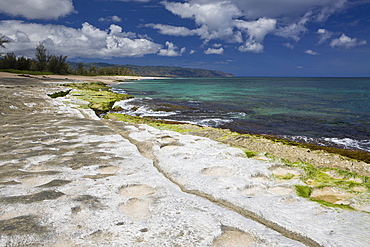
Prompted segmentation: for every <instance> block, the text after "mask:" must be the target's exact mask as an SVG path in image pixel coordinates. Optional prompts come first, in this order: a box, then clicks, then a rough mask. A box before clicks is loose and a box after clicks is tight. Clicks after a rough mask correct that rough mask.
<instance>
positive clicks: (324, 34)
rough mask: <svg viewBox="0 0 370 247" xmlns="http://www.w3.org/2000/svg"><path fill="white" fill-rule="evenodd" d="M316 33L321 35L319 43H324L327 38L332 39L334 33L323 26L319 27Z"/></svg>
mask: <svg viewBox="0 0 370 247" xmlns="http://www.w3.org/2000/svg"><path fill="white" fill-rule="evenodd" d="M316 33H317V34H318V35H319V44H322V43H324V42H325V41H326V40H328V39H330V37H331V36H332V35H333V33H332V32H330V31H328V30H326V29H323V28H320V29H318V30H317V32H316Z"/></svg>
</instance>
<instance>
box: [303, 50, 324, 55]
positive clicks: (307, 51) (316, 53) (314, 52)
mask: <svg viewBox="0 0 370 247" xmlns="http://www.w3.org/2000/svg"><path fill="white" fill-rule="evenodd" d="M305 53H306V54H308V55H312V56H317V55H320V53H318V52H316V51H313V50H306V51H305Z"/></svg>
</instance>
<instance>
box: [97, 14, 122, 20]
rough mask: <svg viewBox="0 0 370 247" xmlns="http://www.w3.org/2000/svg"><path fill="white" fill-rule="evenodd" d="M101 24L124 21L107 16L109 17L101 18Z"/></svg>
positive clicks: (114, 16) (116, 17)
mask: <svg viewBox="0 0 370 247" xmlns="http://www.w3.org/2000/svg"><path fill="white" fill-rule="evenodd" d="M99 21H100V22H121V21H122V19H121V18H120V17H118V16H116V15H113V16H107V17H100V18H99Z"/></svg>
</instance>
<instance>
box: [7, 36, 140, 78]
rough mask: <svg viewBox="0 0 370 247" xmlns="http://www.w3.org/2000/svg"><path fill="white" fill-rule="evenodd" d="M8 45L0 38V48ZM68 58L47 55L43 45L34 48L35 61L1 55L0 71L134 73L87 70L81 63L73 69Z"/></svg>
mask: <svg viewBox="0 0 370 247" xmlns="http://www.w3.org/2000/svg"><path fill="white" fill-rule="evenodd" d="M5 43H9V41H8V40H6V39H5V38H4V36H1V37H0V47H3V48H4V47H5V46H4V44H5ZM67 58H68V56H64V55H60V56H56V55H54V54H49V53H48V52H47V49H46V48H45V46H44V44H43V43H40V44H39V45H38V46H37V47H36V51H35V59H32V58H28V57H24V56H17V55H16V54H15V53H13V52H8V53H6V54H5V55H3V54H1V59H0V71H2V72H10V73H22V74H31V75H50V74H59V75H66V74H76V75H94V76H95V75H133V74H134V72H133V71H132V70H131V69H129V68H125V67H122V66H108V67H99V68H97V67H95V66H93V65H91V66H90V67H89V68H86V66H85V65H84V64H83V63H78V64H76V66H75V67H73V66H71V64H73V63H70V62H67Z"/></svg>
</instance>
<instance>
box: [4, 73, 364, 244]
mask: <svg viewBox="0 0 370 247" xmlns="http://www.w3.org/2000/svg"><path fill="white" fill-rule="evenodd" d="M140 78H142V77H140ZM132 79H138V77H109V76H108V77H79V76H45V77H44V76H30V77H25V76H19V75H12V74H8V73H0V125H1V132H0V136H1V143H0V147H1V148H0V150H1V153H0V235H1V237H0V246H228V247H229V246H343V247H344V246H369V245H370V238H369V231H370V223H369V222H370V214H369V212H370V200H369V199H368V197H366V196H365V195H366V193H367V194H368V188H367V187H366V186H365V185H362V184H366V183H368V182H366V181H362V180H364V177H362V176H361V177H360V176H359V177H356V178H348V179H347V178H343V177H340V174H339V173H336V172H335V170H328V172H327V173H328V176H332V177H337V178H338V179H347V180H348V182H349V181H351V183H352V184H353V187H351V188H352V190H351V191H353V192H351V193H350V192H348V191H345V190H343V189H340V188H335V187H334V186H332V187H330V186H323V187H322V188H319V189H316V187H315V189H314V190H313V191H312V193H311V196H312V197H311V199H315V198H316V199H317V200H318V199H320V200H327V198H331V200H332V202H333V203H337V205H346V206H350V207H351V208H352V209H351V210H350V209H346V208H340V207H339V208H335V207H327V206H325V205H323V204H320V203H318V202H317V201H313V200H310V199H309V198H304V197H302V196H298V195H297V192H296V189H297V188H299V186H306V184H304V183H303V182H302V180H301V179H299V178H300V177H301V176H303V175H304V174H303V173H304V172H305V170H304V169H302V168H300V167H293V166H286V165H284V164H282V163H280V162H279V161H278V160H277V159H276V157H277V158H284V159H289V160H292V162H295V161H297V160H298V161H305V162H310V163H313V165H314V166H316V167H320V166H321V167H323V166H325V167H333V168H342V169H346V170H350V171H356V172H360V173H361V175H368V171H369V166H368V164H366V163H364V162H357V161H353V160H349V159H346V158H343V157H340V156H338V155H333V154H327V153H323V152H311V151H309V150H307V149H301V148H298V147H289V146H285V145H282V144H275V145H274V144H271V142H267V141H266V142H262V141H258V142H252V141H250V140H249V142H246V141H245V142H244V143H243V145H250V146H252V145H254V148H257V147H259V148H260V151H258V152H259V153H258V155H257V156H255V157H253V158H248V157H247V156H246V153H245V152H244V151H243V150H242V149H240V148H235V147H232V146H238V145H236V144H237V141H241V140H240V139H238V140H234V142H233V143H231V141H230V140H229V141H224V143H221V142H219V141H216V140H212V139H217V138H212V136H210V135H209V132H206V131H203V132H199V133H198V136H196V135H193V134H184V133H179V132H174V131H169V130H160V129H157V128H154V127H151V126H149V125H145V124H131V123H126V122H120V121H113V120H107V119H100V118H98V117H97V116H96V115H95V113H94V111H93V110H91V109H87V108H81V107H80V105H79V104H78V100H76V99H75V98H74V97H71V96H66V97H59V98H55V99H52V98H50V97H49V96H48V94H50V93H54V92H59V91H62V90H66V89H68V88H65V87H61V86H58V85H57V83H54V82H60V81H76V82H78V81H101V82H104V83H108V84H112V83H116V82H115V81H117V80H132ZM142 79H149V78H142ZM207 133H208V134H207ZM207 135H208V137H209V138H207ZM248 143H249V144H248ZM273 145H274V146H273ZM239 146H240V145H239ZM267 152H268V153H270V154H273V155H274V157H275V158H274V159H272V158H269V156H268V155H265V154H266V153H267ZM287 177H289V178H287ZM356 179H357V180H356ZM361 179H362V180H361ZM347 180H346V181H347ZM360 180H361V181H360ZM312 183H313V181H312ZM351 186H352V185H351ZM359 195H361V197H360V196H359Z"/></svg>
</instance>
